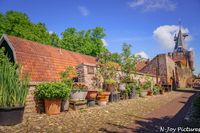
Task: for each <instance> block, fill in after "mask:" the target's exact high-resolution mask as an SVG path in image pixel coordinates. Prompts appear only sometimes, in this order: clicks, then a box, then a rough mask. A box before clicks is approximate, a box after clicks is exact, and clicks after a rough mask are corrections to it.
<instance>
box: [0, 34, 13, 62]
mask: <svg viewBox="0 0 200 133" xmlns="http://www.w3.org/2000/svg"><path fill="white" fill-rule="evenodd" d="M4 40H5V41H6V42H7V43H8V46H9V47H10V48H11V50H12V52H13V58H14V61H15V63H17V59H16V53H15V49H14V47H13V45H12V43H11V42H10V41H9V39H8V37H7V35H6V34H3V35H2V36H1V39H0V44H1V43H2V42H3V41H4Z"/></svg>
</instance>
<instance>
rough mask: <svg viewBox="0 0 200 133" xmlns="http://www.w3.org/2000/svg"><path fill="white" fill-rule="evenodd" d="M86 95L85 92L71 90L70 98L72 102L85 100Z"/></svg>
mask: <svg viewBox="0 0 200 133" xmlns="http://www.w3.org/2000/svg"><path fill="white" fill-rule="evenodd" d="M87 93H88V92H87V91H80V90H72V92H71V94H70V98H71V99H72V100H85V98H86V96H87Z"/></svg>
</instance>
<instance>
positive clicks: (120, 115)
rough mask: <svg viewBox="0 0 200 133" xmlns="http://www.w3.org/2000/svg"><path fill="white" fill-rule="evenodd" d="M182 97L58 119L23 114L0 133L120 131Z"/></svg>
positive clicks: (170, 95) (79, 112) (140, 101)
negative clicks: (16, 121) (18, 122)
mask: <svg viewBox="0 0 200 133" xmlns="http://www.w3.org/2000/svg"><path fill="white" fill-rule="evenodd" d="M180 95H181V92H170V93H165V94H164V95H157V96H150V97H146V98H137V99H129V100H123V101H119V102H116V103H110V104H109V105H107V106H95V107H91V108H86V109H83V110H77V111H73V110H70V111H68V112H63V113H61V114H59V115H53V116H49V115H46V114H36V113H31V114H25V115H24V120H23V122H22V123H21V124H18V125H15V126H0V133H4V132H5V133H8V132H9V133H16V132H17V131H19V132H20V133H23V132H29V133H37V132H41V133H45V132H46V133H50V132H58V133H65V132H66V133H70V132H71V133H76V132H81V133H84V132H86V133H90V132H91V133H94V132H99V133H101V132H105V131H107V132H108V131H112V132H114V131H119V130H121V129H122V128H123V127H126V126H128V125H130V124H132V123H133V122H134V120H135V119H136V118H137V117H143V116H144V115H146V114H148V113H150V112H152V111H153V110H155V109H156V108H159V107H160V106H161V105H163V104H166V103H168V102H169V101H171V100H172V99H174V98H176V97H178V96H180Z"/></svg>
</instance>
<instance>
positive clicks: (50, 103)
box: [44, 99, 62, 115]
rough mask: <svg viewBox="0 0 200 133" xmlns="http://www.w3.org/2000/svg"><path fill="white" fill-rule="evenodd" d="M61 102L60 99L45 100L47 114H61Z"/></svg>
mask: <svg viewBox="0 0 200 133" xmlns="http://www.w3.org/2000/svg"><path fill="white" fill-rule="evenodd" d="M61 101H62V100H60V99H45V100H44V105H45V112H46V113H47V114H48V115H55V114H59V113H60V108H61Z"/></svg>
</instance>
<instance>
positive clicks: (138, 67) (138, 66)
mask: <svg viewBox="0 0 200 133" xmlns="http://www.w3.org/2000/svg"><path fill="white" fill-rule="evenodd" d="M148 63H149V60H141V61H138V62H137V64H136V71H140V70H141V69H142V68H144V67H145V66H146V65H147V64H148Z"/></svg>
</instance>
